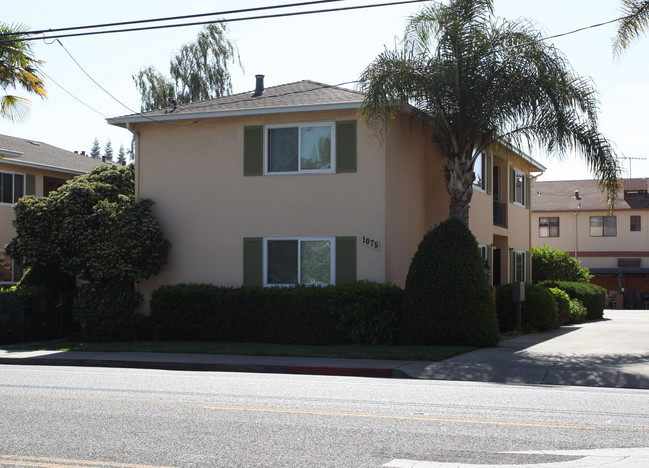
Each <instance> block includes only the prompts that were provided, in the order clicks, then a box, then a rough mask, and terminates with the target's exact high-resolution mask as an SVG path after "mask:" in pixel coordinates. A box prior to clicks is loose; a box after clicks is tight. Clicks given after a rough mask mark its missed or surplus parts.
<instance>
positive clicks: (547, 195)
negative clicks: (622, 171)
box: [532, 179, 649, 307]
mask: <svg viewBox="0 0 649 468" xmlns="http://www.w3.org/2000/svg"><path fill="white" fill-rule="evenodd" d="M648 183H649V179H624V180H623V181H622V184H621V187H620V191H619V193H618V202H617V203H616V205H615V209H614V210H613V211H612V212H609V210H608V207H607V205H606V201H605V200H604V199H603V197H602V193H601V191H600V190H599V188H598V186H597V183H596V182H595V181H594V180H571V181H547V182H546V181H543V182H541V181H535V182H533V183H532V224H533V230H532V243H533V245H538V246H544V245H547V246H548V247H551V248H556V249H560V250H566V251H568V252H569V253H570V255H571V256H573V257H575V258H578V259H579V260H580V262H581V264H582V266H585V267H587V268H588V269H589V270H590V272H591V273H592V274H594V275H595V278H593V279H592V280H591V282H593V283H595V284H598V285H600V286H603V287H604V288H606V289H607V290H608V291H612V292H613V295H614V296H615V295H616V294H615V293H625V294H623V295H626V296H628V297H627V306H628V307H632V306H633V305H640V306H644V304H643V303H644V300H643V299H642V293H649V279H647V277H646V275H647V274H649V229H648V227H649V193H648V188H649V187H648ZM629 290H632V292H631V294H628V292H629ZM647 297H649V296H647ZM616 302H617V303H616V304H615V305H616V306H618V307H621V306H622V303H623V300H622V298H621V297H620V298H619V300H617V301H616ZM631 302H633V303H635V304H632V303H631Z"/></svg>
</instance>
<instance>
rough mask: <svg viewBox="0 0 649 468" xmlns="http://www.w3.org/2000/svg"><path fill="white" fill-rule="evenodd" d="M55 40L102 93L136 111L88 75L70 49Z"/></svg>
mask: <svg viewBox="0 0 649 468" xmlns="http://www.w3.org/2000/svg"><path fill="white" fill-rule="evenodd" d="M56 42H58V43H59V45H60V46H61V47H63V50H65V51H66V52H67V54H68V55H69V56H70V58H71V59H72V61H73V62H74V63H76V64H77V67H79V69H80V70H81V71H82V72H83V73H84V74H85V75H86V76H87V77H88V78H90V80H91V81H92V82H93V83H94V84H96V85H97V86H98V87H99V89H101V90H102V91H103V92H104V93H106V94H108V95H109V96H110V97H111V98H113V99H114V100H115V101H116V102H117V103H118V104H120V105H121V106H122V107H124V108H126V109H128V110H129V111H131V112H133V113H134V114H136V113H137V111H134V110H133V109H131V108H130V107H128V106H127V105H126V104H124V103H123V102H122V101H120V100H119V99H117V98H116V97H115V96H113V95H112V94H111V93H109V92H108V91H107V90H106V88H104V87H103V86H102V85H100V84H99V83H97V81H96V80H95V79H94V78H93V77H92V76H90V75H89V74H88V72H87V71H86V70H84V68H83V67H82V66H81V64H79V62H77V59H75V58H74V57H73V56H72V54H71V53H70V51H69V50H68V49H66V48H65V46H64V45H63V43H62V42H61V41H60V40H59V39H58V38H57V39H56Z"/></svg>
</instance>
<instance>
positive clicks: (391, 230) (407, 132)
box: [385, 114, 439, 286]
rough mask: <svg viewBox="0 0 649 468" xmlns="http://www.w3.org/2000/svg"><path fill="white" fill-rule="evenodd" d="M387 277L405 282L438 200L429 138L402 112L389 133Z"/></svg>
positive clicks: (387, 144)
mask: <svg viewBox="0 0 649 468" xmlns="http://www.w3.org/2000/svg"><path fill="white" fill-rule="evenodd" d="M385 142H386V170H385V172H386V177H387V186H386V198H385V206H386V242H385V251H386V267H385V269H386V281H388V282H390V283H393V284H397V285H399V286H404V285H405V280H406V276H407V274H408V268H409V267H410V261H411V260H412V257H413V255H414V254H415V251H416V250H417V246H418V245H419V242H421V239H422V238H423V236H424V234H425V233H426V232H427V231H428V229H430V228H431V225H430V222H429V220H428V219H427V217H426V214H427V212H428V211H429V209H430V208H431V207H437V206H438V205H439V200H437V199H436V197H435V196H431V195H430V194H429V190H430V189H431V188H434V187H431V185H430V181H429V179H430V178H429V177H428V174H429V171H430V167H429V165H428V164H427V161H428V157H429V151H430V148H429V138H427V137H426V135H425V134H424V132H423V131H422V129H421V127H420V126H414V127H413V128H411V127H410V123H409V117H408V116H407V115H405V114H401V115H399V117H398V118H397V119H395V121H394V122H392V124H391V126H390V129H389V132H388V134H387V136H386V140H385Z"/></svg>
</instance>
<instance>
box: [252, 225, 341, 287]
mask: <svg viewBox="0 0 649 468" xmlns="http://www.w3.org/2000/svg"><path fill="white" fill-rule="evenodd" d="M334 244H335V242H334V238H332V237H294V238H293V237H268V238H265V239H264V267H263V272H264V285H265V286H292V285H296V284H318V285H326V284H335V278H334V276H335V274H334V272H335V270H334V260H333V259H334V258H335V255H334Z"/></svg>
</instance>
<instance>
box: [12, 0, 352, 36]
mask: <svg viewBox="0 0 649 468" xmlns="http://www.w3.org/2000/svg"><path fill="white" fill-rule="evenodd" d="M341 1H345V0H314V1H309V2H300V3H287V4H283V5H274V6H265V7H254V8H244V9H241V10H227V11H215V12H213V13H197V14H194V15H183V16H168V17H166V18H150V19H143V20H134V21H121V22H118V23H104V24H92V25H88V26H72V27H68V28H55V29H41V30H36V31H24V32H21V33H20V34H21V35H36V34H51V33H56V32H64V31H77V30H80V29H97V28H110V27H116V26H128V25H132V24H144V23H157V22H161V21H176V20H184V19H190V18H203V17H206V16H223V15H231V14H238V13H252V12H254V11H263V10H276V9H280V8H290V7H298V6H310V5H318V4H321V3H332V2H341ZM11 35H15V33H3V34H0V37H4V36H11Z"/></svg>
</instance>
